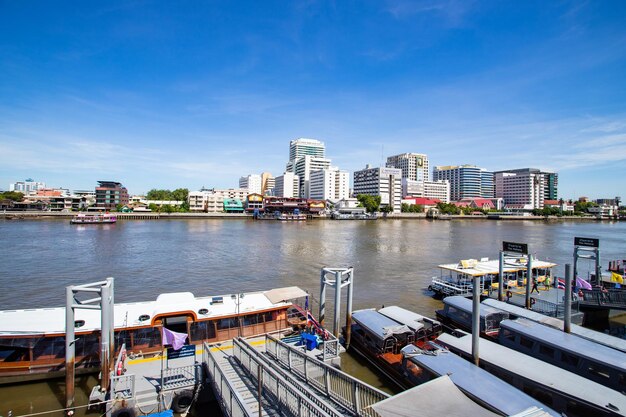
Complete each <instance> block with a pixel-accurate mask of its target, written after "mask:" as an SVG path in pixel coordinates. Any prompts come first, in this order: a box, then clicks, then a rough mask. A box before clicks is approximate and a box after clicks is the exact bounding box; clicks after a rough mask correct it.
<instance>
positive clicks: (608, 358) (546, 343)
mask: <svg viewBox="0 0 626 417" xmlns="http://www.w3.org/2000/svg"><path fill="white" fill-rule="evenodd" d="M500 325H501V329H500V336H499V339H498V340H499V342H500V344H501V345H503V346H506V347H509V348H511V349H515V350H517V351H518V352H521V353H526V354H528V355H532V356H533V357H535V358H537V359H540V360H542V361H544V362H547V363H550V364H552V365H554V366H557V367H559V368H563V369H565V370H568V371H570V372H572V373H575V374H577V375H580V376H582V377H584V378H587V379H590V380H591V381H595V382H597V383H599V384H602V385H604V386H606V387H609V388H612V389H614V390H617V391H619V392H626V353H624V352H620V351H618V350H615V349H612V348H610V347H607V346H604V345H601V344H599V343H596V342H593V341H591V340H587V339H584V338H582V337H579V336H577V335H574V334H571V333H565V332H563V331H561V330H558V329H555V328H552V327H549V326H545V325H543V324H540V323H536V322H533V321H530V320H526V319H523V318H519V319H516V320H504V321H502V323H500ZM624 411H625V412H626V409H624Z"/></svg>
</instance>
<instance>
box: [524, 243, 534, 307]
mask: <svg viewBox="0 0 626 417" xmlns="http://www.w3.org/2000/svg"><path fill="white" fill-rule="evenodd" d="M532 280H533V256H532V255H531V254H530V253H529V254H528V261H527V263H526V308H530V284H531V281H532Z"/></svg>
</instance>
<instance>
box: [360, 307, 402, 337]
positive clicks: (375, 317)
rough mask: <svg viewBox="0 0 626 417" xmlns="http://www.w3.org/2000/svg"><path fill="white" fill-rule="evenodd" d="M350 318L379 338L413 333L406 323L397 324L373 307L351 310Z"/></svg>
mask: <svg viewBox="0 0 626 417" xmlns="http://www.w3.org/2000/svg"><path fill="white" fill-rule="evenodd" d="M352 318H353V319H354V321H355V322H357V323H358V324H360V325H361V326H363V327H365V328H367V329H368V330H369V331H370V333H371V334H372V335H374V336H376V337H378V338H379V339H381V340H384V339H387V338H388V337H390V336H393V335H396V334H413V331H412V330H411V329H409V328H408V327H407V326H406V325H404V324H398V323H397V322H395V321H393V320H391V319H390V318H389V317H386V316H383V315H382V314H380V313H379V312H378V311H376V310H373V309H371V310H358V311H353V312H352Z"/></svg>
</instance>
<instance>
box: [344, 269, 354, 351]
mask: <svg viewBox="0 0 626 417" xmlns="http://www.w3.org/2000/svg"><path fill="white" fill-rule="evenodd" d="M348 274H349V275H348V300H347V304H346V334H345V336H346V340H345V343H346V349H347V348H348V347H349V346H350V337H351V336H352V294H353V292H354V288H353V287H354V269H353V268H350V269H349V270H348Z"/></svg>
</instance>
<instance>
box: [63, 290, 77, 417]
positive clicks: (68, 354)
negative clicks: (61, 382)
mask: <svg viewBox="0 0 626 417" xmlns="http://www.w3.org/2000/svg"><path fill="white" fill-rule="evenodd" d="M73 304H74V291H72V287H71V286H69V287H66V288H65V408H68V409H71V408H72V407H74V362H75V344H74V338H75V337H74V307H73ZM66 414H67V412H66Z"/></svg>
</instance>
